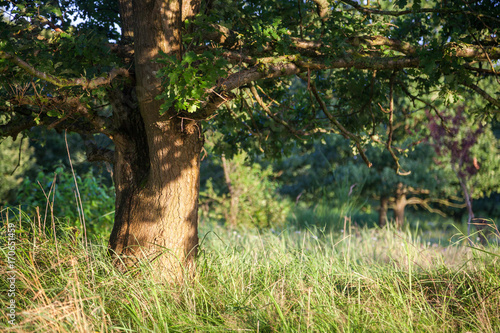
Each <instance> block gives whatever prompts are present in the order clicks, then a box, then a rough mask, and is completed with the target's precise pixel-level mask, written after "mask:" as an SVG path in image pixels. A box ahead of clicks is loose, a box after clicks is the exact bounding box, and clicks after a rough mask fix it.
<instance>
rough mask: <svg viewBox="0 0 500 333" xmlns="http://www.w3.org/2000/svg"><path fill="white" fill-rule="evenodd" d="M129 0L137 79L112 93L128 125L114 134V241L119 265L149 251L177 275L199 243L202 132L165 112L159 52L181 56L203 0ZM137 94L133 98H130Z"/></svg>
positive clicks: (189, 265)
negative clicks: (186, 30) (188, 25)
mask: <svg viewBox="0 0 500 333" xmlns="http://www.w3.org/2000/svg"><path fill="white" fill-rule="evenodd" d="M128 3H129V2H127V1H120V4H121V5H122V6H121V12H123V11H125V12H127V11H130V10H133V13H132V14H131V15H132V17H133V22H134V31H133V38H134V58H135V78H136V81H135V87H134V88H135V91H126V90H122V91H121V93H122V95H121V96H119V92H117V96H116V97H117V98H116V100H115V101H112V102H113V103H112V104H113V109H114V110H113V111H114V116H115V117H122V118H124V119H123V122H122V123H123V124H127V123H128V124H129V125H128V126H124V127H123V128H122V131H121V132H122V133H121V134H119V135H116V136H115V137H113V141H114V142H115V146H116V151H115V165H114V180H115V187H116V213H115V224H114V226H113V230H112V233H111V237H110V240H109V247H110V250H111V252H112V253H113V254H114V255H117V256H118V257H119V258H117V259H119V260H116V263H117V265H118V266H120V267H123V266H125V267H123V268H126V267H128V266H131V265H134V264H136V263H137V261H138V260H140V259H142V258H145V259H148V260H150V261H152V262H153V265H154V267H156V269H157V271H158V272H159V274H160V275H161V276H163V277H164V278H166V279H167V280H170V281H179V280H182V278H183V276H184V272H186V271H187V272H193V269H194V261H193V258H194V256H195V254H196V249H197V246H198V195H199V182H200V177H199V174H200V153H201V149H202V146H203V135H202V130H201V125H200V123H199V122H198V121H195V120H190V119H187V118H183V117H182V116H181V115H180V113H179V112H178V111H177V110H174V109H172V110H170V111H169V112H167V113H165V114H164V115H160V105H161V103H162V102H161V101H159V100H156V99H155V97H156V96H157V95H158V94H159V92H160V89H161V88H160V87H161V85H160V80H159V79H158V78H157V77H156V76H155V73H156V72H157V71H158V69H159V68H160V67H159V66H160V65H159V64H158V63H157V62H154V59H155V58H156V57H157V55H158V54H159V52H160V51H163V52H165V53H166V54H173V55H177V56H178V57H180V56H181V52H182V50H181V45H182V44H181V40H180V36H181V35H180V29H181V22H182V20H183V19H185V18H187V17H189V16H193V15H194V14H195V11H196V10H197V8H198V7H199V1H182V3H181V1H177V0H175V1H160V0H134V1H132V6H125V4H128ZM129 14H130V13H129ZM127 17H130V16H128V15H127ZM133 96H137V103H135V105H134V104H133V103H127V102H128V101H130V100H132V99H134V97H133ZM131 120H132V121H131ZM122 262H123V264H121V263H122Z"/></svg>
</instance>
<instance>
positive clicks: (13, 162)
mask: <svg viewBox="0 0 500 333" xmlns="http://www.w3.org/2000/svg"><path fill="white" fill-rule="evenodd" d="M24 139H25V138H24V137H23V138H18V139H17V140H15V141H14V140H12V138H6V139H4V140H2V141H1V142H0V152H1V154H0V178H1V182H0V206H3V205H4V204H5V203H7V202H9V201H12V200H13V199H15V198H16V194H17V187H18V186H19V184H21V182H22V181H23V176H24V174H25V173H26V172H27V171H28V170H29V169H30V168H31V167H32V166H33V164H34V163H35V159H33V157H32V154H33V148H31V147H29V143H28V140H24Z"/></svg>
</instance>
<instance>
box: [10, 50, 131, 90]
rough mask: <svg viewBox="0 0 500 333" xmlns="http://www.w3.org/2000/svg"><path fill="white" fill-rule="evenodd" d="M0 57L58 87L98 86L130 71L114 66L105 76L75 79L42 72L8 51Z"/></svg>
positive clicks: (92, 87)
mask: <svg viewBox="0 0 500 333" xmlns="http://www.w3.org/2000/svg"><path fill="white" fill-rule="evenodd" d="M0 58H2V59H6V60H9V61H10V62H12V63H14V64H16V65H18V66H19V67H21V68H22V69H24V70H25V71H26V72H27V73H29V74H31V75H33V76H35V77H37V78H39V79H42V80H44V81H47V82H49V83H52V84H53V85H55V86H58V87H74V86H81V87H83V88H86V89H94V88H96V87H98V86H102V85H106V84H109V83H111V81H113V80H114V79H115V78H116V77H118V76H124V77H129V75H130V73H129V71H128V70H126V69H124V68H114V69H112V70H111V72H109V73H108V75H107V76H106V77H98V78H95V79H92V80H90V79H87V78H85V77H81V78H76V79H64V78H59V77H57V76H54V75H51V74H48V73H45V72H42V71H39V70H37V69H36V68H35V67H33V66H31V65H30V64H28V63H27V62H26V61H24V60H22V59H21V58H19V57H17V56H15V55H12V54H10V53H7V52H4V51H0Z"/></svg>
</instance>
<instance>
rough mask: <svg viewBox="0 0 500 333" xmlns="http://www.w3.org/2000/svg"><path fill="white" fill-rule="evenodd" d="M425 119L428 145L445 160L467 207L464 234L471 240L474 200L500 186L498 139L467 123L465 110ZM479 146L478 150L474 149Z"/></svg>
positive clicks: (479, 127)
mask: <svg viewBox="0 0 500 333" xmlns="http://www.w3.org/2000/svg"><path fill="white" fill-rule="evenodd" d="M428 117H429V129H430V138H431V140H430V142H431V144H432V145H433V146H434V149H435V150H436V153H437V154H438V155H440V156H441V157H444V161H445V163H446V164H447V165H448V166H449V167H450V168H451V170H452V171H453V173H454V174H455V176H456V178H457V179H458V183H459V184H460V188H461V190H462V194H463V198H464V201H465V204H466V207H467V214H468V218H467V233H468V236H469V237H470V231H471V224H472V223H473V220H474V212H473V209H472V201H473V199H474V198H481V197H483V196H485V195H486V196H487V195H490V194H491V192H492V191H493V190H495V189H498V186H499V185H500V184H499V180H498V176H497V175H498V173H499V171H500V170H499V168H500V164H499V163H498V161H499V157H498V148H497V146H498V144H497V140H495V137H494V136H493V134H492V132H491V130H490V129H489V128H488V126H487V125H485V124H483V123H481V122H479V123H478V124H474V123H473V122H471V121H470V120H468V119H467V118H466V117H465V115H464V107H459V108H457V109H456V110H455V112H454V113H453V114H450V112H449V111H448V112H447V113H442V114H441V117H440V118H438V117H437V116H431V115H430V114H428ZM481 139H482V140H481ZM479 145H481V147H480V148H481V149H477V148H478V146H479ZM475 148H476V149H475ZM481 171H482V172H481ZM481 178H482V179H481ZM478 180H481V182H479V181H478ZM476 227H478V228H477V229H478V230H479V231H481V230H482V229H483V225H482V223H478V224H477V225H476ZM483 241H484V239H483ZM469 242H470V238H469Z"/></svg>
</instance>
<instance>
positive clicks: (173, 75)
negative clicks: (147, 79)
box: [157, 51, 226, 114]
mask: <svg viewBox="0 0 500 333" xmlns="http://www.w3.org/2000/svg"><path fill="white" fill-rule="evenodd" d="M158 62H159V63H161V64H163V65H164V67H163V68H161V69H160V70H159V71H158V73H157V76H158V77H159V78H161V79H162V86H163V89H164V90H163V92H162V93H161V94H160V95H158V96H157V99H160V100H163V101H164V103H163V104H162V106H161V109H160V113H161V114H163V113H165V112H167V111H168V110H169V109H170V108H172V107H175V109H176V110H179V111H187V112H189V113H193V112H196V111H197V110H198V109H199V107H200V106H201V103H202V101H203V97H204V96H206V95H207V93H208V92H209V91H208V90H209V89H210V88H212V87H213V86H214V85H215V83H216V81H217V80H218V79H219V78H220V77H221V76H223V75H224V74H225V71H224V66H225V65H226V61H225V60H224V58H222V57H218V56H216V55H214V53H212V52H209V51H206V52H204V53H202V54H196V53H194V52H187V53H186V54H184V56H183V58H182V60H181V61H178V60H177V58H176V57H175V56H171V55H167V54H164V53H163V54H162V57H161V58H159V59H158Z"/></svg>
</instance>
